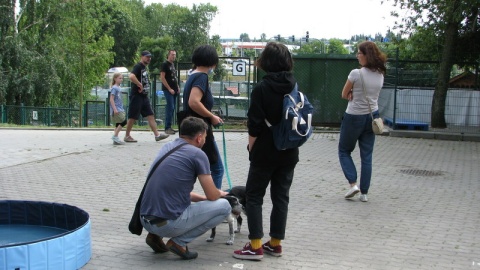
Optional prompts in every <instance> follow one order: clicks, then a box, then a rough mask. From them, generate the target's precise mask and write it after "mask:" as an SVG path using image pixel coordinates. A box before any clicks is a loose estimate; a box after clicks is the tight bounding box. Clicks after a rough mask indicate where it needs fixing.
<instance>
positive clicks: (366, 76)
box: [346, 67, 383, 115]
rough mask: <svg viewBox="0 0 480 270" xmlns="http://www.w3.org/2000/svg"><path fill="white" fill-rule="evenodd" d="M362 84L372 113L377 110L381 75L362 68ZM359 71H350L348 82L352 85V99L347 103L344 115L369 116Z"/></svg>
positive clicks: (381, 80) (381, 83)
mask: <svg viewBox="0 0 480 270" xmlns="http://www.w3.org/2000/svg"><path fill="white" fill-rule="evenodd" d="M361 70H362V75H363V83H364V84H365V90H366V92H367V97H368V100H369V102H370V106H371V108H372V112H374V111H377V110H378V96H379V95H380V90H382V86H383V74H382V73H380V72H377V71H371V70H370V69H368V68H364V67H362V69H361ZM359 71H360V69H354V70H352V71H350V74H349V75H348V80H349V81H350V82H352V83H353V99H352V100H350V101H349V102H348V106H347V110H346V113H348V114H354V115H361V114H369V113H370V110H369V109H368V103H367V100H366V99H365V94H364V92H363V86H362V81H361V79H360V73H359Z"/></svg>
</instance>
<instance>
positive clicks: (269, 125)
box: [265, 83, 304, 127]
mask: <svg viewBox="0 0 480 270" xmlns="http://www.w3.org/2000/svg"><path fill="white" fill-rule="evenodd" d="M295 90H297V93H299V94H300V95H301V97H300V98H301V102H302V107H300V108H303V100H304V98H303V94H302V93H301V92H298V84H297V83H295V87H293V89H292V91H290V93H288V94H285V95H284V96H283V97H287V96H288V97H289V98H290V99H291V100H292V102H293V103H294V104H295V99H294V98H293V97H292V96H291V95H290V94H291V93H292V92H294V91H295ZM296 106H298V103H297V104H296ZM282 110H283V105H282ZM286 113H287V114H288V111H287V112H286ZM265 124H267V127H271V126H272V124H270V122H268V120H267V118H265Z"/></svg>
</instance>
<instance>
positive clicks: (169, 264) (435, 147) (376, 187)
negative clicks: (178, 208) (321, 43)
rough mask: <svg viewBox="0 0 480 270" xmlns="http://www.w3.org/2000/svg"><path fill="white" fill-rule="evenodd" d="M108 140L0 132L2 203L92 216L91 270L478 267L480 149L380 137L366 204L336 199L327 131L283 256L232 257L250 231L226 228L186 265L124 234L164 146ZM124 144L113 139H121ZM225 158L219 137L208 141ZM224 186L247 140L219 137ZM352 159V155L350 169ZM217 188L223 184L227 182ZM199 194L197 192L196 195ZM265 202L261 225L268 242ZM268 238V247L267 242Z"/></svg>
mask: <svg viewBox="0 0 480 270" xmlns="http://www.w3.org/2000/svg"><path fill="white" fill-rule="evenodd" d="M111 134H112V132H111V131H110V130H108V131H99V130H96V131H93V130H11V129H0V151H1V156H2V159H0V199H13V200H39V201H49V202H59V203H66V204H71V205H75V206H78V207H80V208H82V209H84V210H85V211H87V212H88V213H89V214H90V219H91V223H92V231H91V237H92V258H91V260H90V261H89V262H88V263H87V264H86V265H85V266H84V267H83V268H82V269H84V270H91V269H92V270H93V269H95V270H98V269H209V270H210V269H292V270H293V269H480V225H479V224H480V208H479V205H480V180H479V179H480V167H479V165H480V157H479V156H480V155H479V153H480V143H478V142H460V141H442V140H430V139H421V138H420V139H419V138H416V139H408V138H401V137H389V136H379V137H377V141H376V143H375V152H374V172H373V179H372V186H371V189H370V193H369V199H370V201H369V202H368V203H362V202H359V201H358V197H357V198H356V199H355V200H351V201H350V200H345V199H344V198H343V195H344V193H345V192H346V191H347V188H348V185H347V181H346V180H345V178H344V176H343V174H342V172H341V169H340V166H339V163H338V158H337V144H338V134H337V133H319V134H314V136H313V138H312V139H311V140H309V141H308V142H307V143H306V144H305V146H303V147H302V148H301V150H300V152H301V154H300V159H301V161H300V163H299V164H298V166H297V169H296V171H295V178H294V183H293V186H292V189H291V201H290V211H289V219H288V224H287V233H286V239H285V240H284V241H283V242H282V243H283V249H284V255H283V256H282V257H280V258H274V257H270V256H268V255H265V257H264V259H263V261H261V262H251V261H242V260H237V259H234V258H233V257H232V252H233V250H234V249H239V248H241V247H242V246H243V245H244V244H245V243H246V242H247V241H248V239H247V234H248V229H247V226H246V220H245V225H244V227H243V231H242V232H241V233H240V234H237V237H236V241H235V243H234V245H233V246H227V245H225V243H224V242H225V240H226V239H227V234H228V226H227V225H226V224H222V225H220V226H219V227H217V238H216V240H215V242H213V243H207V242H206V241H205V239H206V237H207V235H204V236H202V237H200V238H199V239H197V240H195V241H193V242H192V243H190V245H189V248H190V249H192V250H196V251H198V252H199V257H198V258H197V259H196V260H192V261H182V260H180V259H179V258H178V257H177V256H176V255H174V254H172V253H166V254H154V253H153V252H152V251H151V249H150V248H149V247H148V246H147V245H146V244H145V242H144V240H145V238H144V237H145V236H146V233H145V231H144V234H142V236H140V237H138V236H136V235H132V234H130V232H129V231H128V230H127V225H128V222H129V220H130V216H131V213H132V211H133V207H134V205H135V202H136V199H137V197H138V195H139V193H140V190H141V189H142V187H143V183H144V181H145V177H146V175H147V170H148V168H149V166H150V164H151V162H152V160H153V158H154V156H155V155H156V153H157V151H158V150H159V149H160V147H162V145H163V144H164V143H165V142H166V141H170V140H172V139H174V138H175V137H176V135H175V136H170V138H168V139H166V140H164V141H161V142H155V141H154V137H153V133H151V132H137V131H135V132H133V133H132V135H133V137H135V138H136V139H137V140H138V141H139V142H138V143H135V144H128V145H124V146H114V145H112V142H111V140H110V137H111ZM122 135H123V133H122ZM215 135H216V136H217V141H218V142H219V146H220V151H221V152H222V153H223V147H222V133H221V132H218V133H216V134H215ZM225 137H226V145H227V164H228V171H229V175H230V178H231V182H232V184H233V185H244V184H245V181H246V176H247V171H248V158H247V151H246V143H247V134H246V133H241V132H236V133H230V132H228V133H225ZM358 155H359V154H358V150H356V151H355V153H354V158H355V160H356V161H357V164H358ZM223 187H224V188H225V189H227V188H228V187H229V184H228V181H227V178H225V179H224V185H223ZM196 190H197V191H200V190H201V189H200V187H199V186H197V187H196ZM268 196H269V195H268V194H267V196H266V197H265V207H264V216H265V217H264V228H265V234H266V235H267V236H268V231H269V230H268V225H269V219H268V215H269V213H270V209H271V203H270V200H269V197H268ZM265 239H267V238H265Z"/></svg>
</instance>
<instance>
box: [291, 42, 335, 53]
mask: <svg viewBox="0 0 480 270" xmlns="http://www.w3.org/2000/svg"><path fill="white" fill-rule="evenodd" d="M293 52H295V53H298V54H323V53H327V46H326V45H325V42H323V41H320V40H313V41H312V42H309V43H304V44H302V46H301V47H300V48H298V49H296V50H293Z"/></svg>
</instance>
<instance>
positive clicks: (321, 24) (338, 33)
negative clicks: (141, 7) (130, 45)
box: [144, 0, 395, 39]
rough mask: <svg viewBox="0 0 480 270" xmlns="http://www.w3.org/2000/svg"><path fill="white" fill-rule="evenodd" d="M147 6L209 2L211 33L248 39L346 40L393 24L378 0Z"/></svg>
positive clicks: (180, 0)
mask: <svg viewBox="0 0 480 270" xmlns="http://www.w3.org/2000/svg"><path fill="white" fill-rule="evenodd" d="M144 1H145V4H146V5H149V4H151V3H161V4H162V5H167V4H169V3H176V4H178V5H180V6H186V7H188V8H191V7H192V3H195V4H197V5H198V4H200V3H210V4H211V5H214V6H216V7H217V8H218V11H219V12H218V14H217V15H216V16H215V18H214V20H213V21H212V23H211V29H210V35H215V34H218V35H220V37H221V38H239V37H240V34H242V33H247V34H248V35H249V37H250V38H251V39H253V38H257V39H259V38H260V35H261V34H262V33H265V34H266V35H267V38H271V37H274V36H276V35H278V34H280V35H281V36H282V37H285V38H287V37H289V36H292V35H295V37H296V38H299V37H304V36H305V34H306V32H307V31H309V33H310V38H327V39H330V38H341V39H348V38H350V37H351V36H353V35H356V34H365V35H372V36H374V35H375V34H376V33H381V34H382V35H385V33H386V32H387V30H388V29H389V27H390V28H392V27H393V25H394V21H395V20H394V18H392V17H391V16H390V11H392V10H393V9H394V8H393V7H392V3H391V1H390V2H387V3H384V4H383V5H382V4H381V0H333V1H332V0H319V1H315V0H314V1H312V0H293V1H279V0H241V1H231V0H195V1H193V0H176V1H170V0H161V1H159V0H144Z"/></svg>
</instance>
